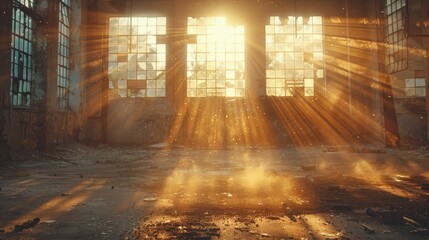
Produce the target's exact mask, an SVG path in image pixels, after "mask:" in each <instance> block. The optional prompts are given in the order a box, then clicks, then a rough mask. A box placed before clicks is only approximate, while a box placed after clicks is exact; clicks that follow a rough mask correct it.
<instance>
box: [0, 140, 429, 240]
mask: <svg viewBox="0 0 429 240" xmlns="http://www.w3.org/2000/svg"><path fill="white" fill-rule="evenodd" d="M21 158H22V159H23V160H21V161H17V162H12V163H3V165H1V167H0V173H1V174H0V187H1V191H0V213H1V214H0V231H2V232H0V239H21V240H22V239H299V240H301V239H429V234H428V233H427V231H424V230H418V229H423V228H424V224H428V223H425V222H424V221H423V220H424V219H423V220H422V219H419V222H420V223H421V224H422V225H423V226H415V224H414V225H413V224H410V223H409V221H406V222H405V223H399V224H394V225H392V224H384V223H383V218H384V219H385V221H387V220H389V219H388V218H387V217H386V215H384V214H383V218H382V217H371V216H368V215H367V214H366V210H367V209H368V208H372V209H376V210H380V211H382V212H383V213H385V212H392V210H394V211H393V212H394V213H395V214H398V213H399V214H400V215H401V216H402V214H405V216H406V217H408V218H411V219H414V220H416V218H415V216H416V213H418V216H427V215H428V213H429V203H428V200H429V194H428V192H427V191H426V190H424V189H425V186H426V185H425V183H428V182H429V160H427V158H426V156H425V152H424V151H422V150H416V151H404V150H386V151H385V150H384V149H377V148H345V147H344V148H324V147H313V148H304V149H294V148H282V149H257V148H251V149H250V148H245V147H242V148H240V147H238V148H236V149H233V150H216V151H214V150H191V149H186V148H180V147H174V148H173V147H169V148H168V149H166V148H163V146H161V145H158V146H152V148H143V147H109V146H98V147H87V146H83V145H79V144H70V145H67V146H63V147H61V148H59V149H58V151H57V152H56V154H51V155H46V154H45V155H43V154H31V155H25V154H22V156H21ZM398 175H400V176H398ZM36 217H38V218H40V222H39V223H38V224H37V225H35V226H33V227H30V228H27V229H24V230H23V231H20V232H15V231H14V226H15V225H19V224H22V223H24V222H26V221H28V220H31V219H34V218H36ZM401 219H402V218H401ZM369 228H370V229H372V230H373V232H372V231H370V230H369Z"/></svg>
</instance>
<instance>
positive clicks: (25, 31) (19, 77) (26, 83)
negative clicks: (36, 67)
mask: <svg viewBox="0 0 429 240" xmlns="http://www.w3.org/2000/svg"><path fill="white" fill-rule="evenodd" d="M20 2H21V3H22V4H23V5H25V6H27V7H28V8H32V7H33V1H30V0H20ZM32 21H33V20H32V18H31V17H30V16H28V15H27V13H26V12H23V11H22V10H21V9H18V8H15V7H14V8H13V11H12V36H11V38H12V50H11V84H10V95H11V101H12V105H14V106H20V107H29V106H30V104H31V83H32V78H31V76H32V74H31V71H32V65H31V62H32V61H31V59H32V38H33V36H32V35H33V28H32Z"/></svg>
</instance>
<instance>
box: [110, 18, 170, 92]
mask: <svg viewBox="0 0 429 240" xmlns="http://www.w3.org/2000/svg"><path fill="white" fill-rule="evenodd" d="M166 25H167V19H166V17H119V18H110V19H109V57H108V62H109V63H108V65H109V66H108V74H109V89H110V92H109V98H110V99H115V98H124V97H165V95H166V92H165V75H166V66H165V65H166V46H165V44H161V43H159V42H161V41H160V39H159V35H165V34H166Z"/></svg>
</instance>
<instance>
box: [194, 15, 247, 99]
mask: <svg viewBox="0 0 429 240" xmlns="http://www.w3.org/2000/svg"><path fill="white" fill-rule="evenodd" d="M187 33H188V35H190V36H195V38H194V42H193V43H189V44H187V96H188V97H208V96H221V97H244V96H245V77H244V70H245V69H244V26H231V25H228V24H226V18H225V17H200V18H192V17H188V28H187Z"/></svg>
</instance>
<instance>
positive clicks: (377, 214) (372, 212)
mask: <svg viewBox="0 0 429 240" xmlns="http://www.w3.org/2000/svg"><path fill="white" fill-rule="evenodd" d="M366 215H368V216H371V217H380V216H381V211H380V210H378V209H373V208H367V209H366Z"/></svg>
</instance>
